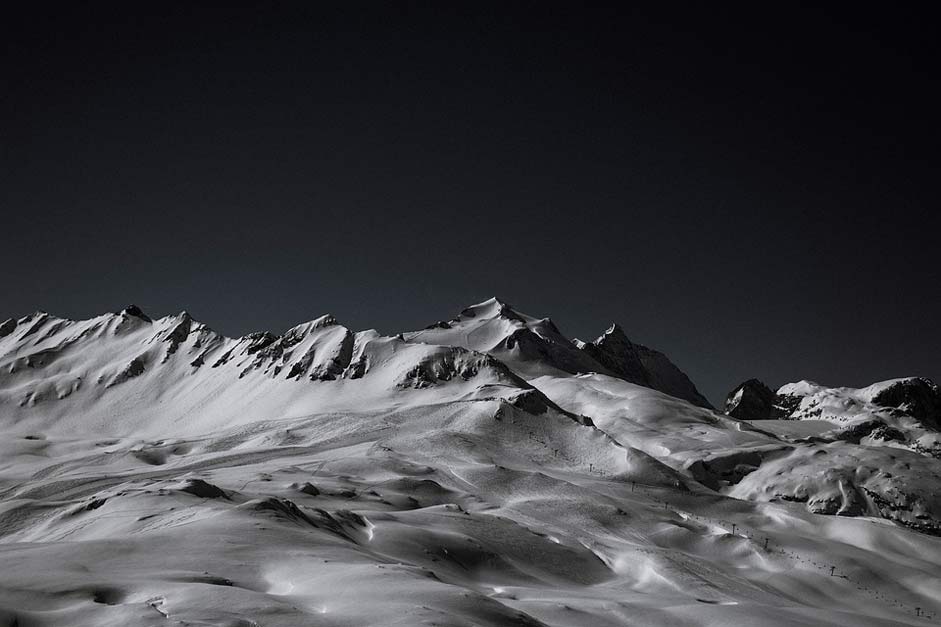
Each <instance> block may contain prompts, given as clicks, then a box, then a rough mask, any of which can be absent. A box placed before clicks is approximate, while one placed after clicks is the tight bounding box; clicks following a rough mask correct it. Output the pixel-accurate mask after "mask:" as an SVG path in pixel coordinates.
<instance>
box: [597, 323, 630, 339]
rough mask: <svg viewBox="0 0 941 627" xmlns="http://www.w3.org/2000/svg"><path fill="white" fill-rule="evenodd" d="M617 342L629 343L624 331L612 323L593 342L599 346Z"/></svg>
mask: <svg viewBox="0 0 941 627" xmlns="http://www.w3.org/2000/svg"><path fill="white" fill-rule="evenodd" d="M610 340H617V341H619V342H630V340H629V339H628V337H627V334H625V333H624V329H623V328H622V327H621V325H619V324H618V323H617V322H612V323H611V326H609V327H608V328H607V329H606V330H605V332H604V333H602V334H601V336H599V337H598V339H596V340H595V341H594V343H595V344H601V343H603V342H605V341H610Z"/></svg>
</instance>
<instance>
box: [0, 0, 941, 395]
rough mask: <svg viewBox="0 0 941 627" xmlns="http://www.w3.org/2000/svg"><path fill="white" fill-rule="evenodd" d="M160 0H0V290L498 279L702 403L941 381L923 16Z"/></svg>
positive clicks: (240, 307)
mask: <svg viewBox="0 0 941 627" xmlns="http://www.w3.org/2000/svg"><path fill="white" fill-rule="evenodd" d="M176 4H178V5H179V6H175V7H160V6H156V5H153V4H152V3H151V6H150V8H148V9H144V8H137V9H134V8H128V7H127V6H125V8H123V9H109V8H106V7H105V6H104V5H102V4H98V3H95V7H94V8H89V6H86V5H85V4H84V3H83V4H82V6H81V7H73V8H71V9H69V12H68V13H63V12H60V11H58V10H56V12H51V11H52V10H53V9H52V5H47V8H48V11H50V12H47V13H40V12H37V13H32V14H25V13H19V14H7V15H6V16H5V18H4V25H3V26H2V27H0V29H2V30H3V31H4V32H3V33H2V39H0V49H2V69H3V76H4V80H3V88H2V89H0V160H2V162H0V166H2V170H0V211H2V215H0V262H2V266H0V272H2V275H0V276H2V277H3V279H2V281H3V284H2V285H3V288H2V291H0V318H5V317H7V316H21V315H24V314H26V313H28V312H30V311H33V310H35V309H44V310H47V311H50V312H53V313H56V314H58V315H62V316H68V317H72V318H79V317H89V316H92V315H95V314H98V313H101V312H104V311H109V310H116V309H119V308H120V307H122V306H124V305H125V304H127V303H129V302H135V303H137V304H138V305H140V306H141V307H143V308H144V309H145V311H148V312H149V313H151V314H152V315H165V314H168V313H174V312H177V311H179V310H181V309H187V310H188V311H190V312H191V313H192V314H193V315H194V316H195V317H197V318H198V319H200V320H203V321H204V322H206V323H208V324H209V325H210V326H212V327H214V328H216V329H217V330H219V331H222V332H225V333H227V334H230V335H239V334H242V333H245V332H248V331H252V330H258V329H269V330H273V331H281V330H283V329H285V328H287V327H289V326H292V325H293V324H295V323H298V322H301V321H304V320H307V319H310V318H313V317H315V316H317V315H319V314H321V313H325V312H328V311H329V312H331V313H334V314H335V315H336V316H337V317H338V318H340V319H341V321H342V322H344V323H345V324H347V326H351V327H354V328H369V327H376V328H378V329H380V330H381V331H384V332H397V331H400V330H408V329H415V328H420V327H423V326H425V325H426V324H428V323H430V322H433V321H434V320H437V319H443V318H447V317H450V316H451V315H453V314H455V313H457V311H459V310H460V309H461V308H462V307H463V306H465V305H468V304H470V303H473V302H476V301H479V300H483V299H485V298H487V297H489V296H491V295H493V294H497V295H500V296H502V297H503V298H505V299H506V300H508V301H509V302H511V303H513V304H514V305H516V306H517V307H518V308H519V309H520V310H521V311H525V312H527V313H532V314H534V315H551V316H552V317H553V319H554V320H555V321H556V322H557V323H558V324H559V326H560V327H561V328H562V330H563V331H564V332H566V333H567V334H569V335H576V336H579V337H583V338H592V337H594V336H595V335H597V334H599V333H600V332H601V331H602V330H603V329H604V328H605V327H606V326H607V325H608V323H609V322H610V321H612V320H617V321H618V322H620V323H621V324H622V325H623V326H624V327H625V329H626V330H627V331H628V333H629V335H630V336H631V337H632V338H633V339H635V340H636V341H640V342H642V343H645V344H648V345H651V346H653V347H656V348H659V349H661V350H664V351H665V352H666V353H667V354H668V355H670V356H671V357H672V358H673V359H674V361H676V362H677V363H678V364H679V365H680V366H681V367H682V368H683V369H685V370H686V371H687V372H688V373H689V375H690V376H691V378H692V379H693V380H694V381H695V382H696V383H697V384H698V385H699V387H700V388H701V389H702V390H703V391H704V392H705V393H706V394H707V395H708V396H709V397H710V399H711V400H713V401H714V402H717V403H718V402H720V401H721V399H723V398H724V395H725V393H726V392H727V391H728V390H729V389H730V388H732V387H733V386H734V385H736V384H737V383H738V382H739V381H741V380H742V379H745V378H748V377H751V376H758V377H759V378H762V379H764V380H765V381H766V382H768V383H769V384H771V385H773V386H777V385H780V384H782V383H785V382H787V381H791V380H797V379H801V378H810V379H814V380H818V381H820V382H822V383H827V384H833V385H865V384H868V383H870V382H872V381H875V380H880V379H885V378H890V377H896V376H905V375H910V374H922V375H926V376H930V377H932V378H934V379H936V380H941V359H939V349H941V332H939V330H938V329H939V327H938V321H939V320H941V296H939V288H938V286H939V285H941V272H939V261H938V248H939V246H938V244H939V230H938V227H939V219H938V217H937V212H938V209H939V203H938V192H937V190H938V186H939V183H941V176H939V174H941V169H939V157H938V150H939V139H941V133H939V128H938V112H939V111H941V103H939V98H938V93H939V89H938V76H939V72H938V67H939V64H938V62H939V54H938V45H937V37H936V23H935V22H934V21H933V20H932V19H930V18H929V17H928V16H925V15H920V14H919V13H918V12H917V11H914V10H908V12H904V11H902V10H897V9H895V8H894V7H893V8H891V9H890V8H889V7H888V5H883V7H882V11H881V12H879V13H870V14H866V13H862V12H860V9H859V8H858V7H857V8H856V9H855V10H853V11H847V10H836V9H834V10H828V11H825V10H821V9H819V8H810V7H807V8H799V6H798V5H797V4H796V3H784V4H776V5H774V8H770V7H769V6H763V7H762V8H748V9H746V8H742V7H734V8H733V7H731V6H726V7H725V8H722V7H716V6H712V5H714V4H715V3H709V5H710V6H708V7H706V6H701V7H700V8H697V9H691V8H689V7H685V6H683V5H670V6H664V8H663V10H662V12H658V13H654V12H650V11H646V12H634V13H631V12H628V10H626V9H625V8H623V7H622V8H620V9H618V10H617V11H614V10H612V9H601V8H595V9H591V8H584V7H583V5H582V4H581V3H571V4H570V5H569V6H568V7H565V8H553V7H552V6H551V5H549V4H545V3H531V4H525V3H514V4H513V5H512V9H510V10H509V11H508V10H507V9H506V7H504V6H502V5H503V4H504V3H494V4H488V5H484V4H481V3H474V4H466V5H460V7H461V8H455V7H447V8H445V7H444V4H445V3H441V6H437V7H436V6H435V5H434V4H428V5H414V4H398V5H386V6H383V5H366V4H350V3H334V4H332V5H329V6H328V5H327V4H326V3H304V4H297V5H291V4H286V3H271V4H267V3H262V4H257V3H256V4H255V6H246V7H243V8H232V7H231V6H229V7H223V6H221V5H208V4H201V5H200V6H199V7H192V6H189V4H190V3H176ZM658 4H660V3H658ZM702 4H703V5H704V4H705V3H702ZM756 4H757V3H756ZM760 4H762V5H766V4H767V3H760ZM341 5H342V6H341ZM661 6H663V5H661ZM131 11H133V12H131ZM889 11H890V12H889Z"/></svg>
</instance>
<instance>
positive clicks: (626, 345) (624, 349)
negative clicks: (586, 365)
mask: <svg viewBox="0 0 941 627" xmlns="http://www.w3.org/2000/svg"><path fill="white" fill-rule="evenodd" d="M581 350H582V351H583V352H585V353H586V354H588V355H590V356H591V357H592V358H593V359H594V360H595V361H596V362H598V363H599V364H601V365H602V366H604V367H605V368H606V369H607V370H609V371H611V372H613V373H614V374H615V376H618V377H620V378H622V379H624V380H625V381H630V382H631V383H636V384H638V385H643V386H645V387H649V388H653V389H655V390H659V391H661V392H664V393H665V394H669V395H670V396H675V397H677V398H682V399H683V400H686V401H689V402H690V403H692V404H694V405H698V406H699V407H705V408H707V409H712V405H711V404H710V403H709V401H708V400H706V397H705V396H703V395H702V394H700V393H699V390H697V389H696V386H695V385H693V382H692V381H690V379H689V377H688V376H686V374H685V373H684V372H683V371H682V370H680V369H679V368H677V367H676V365H674V364H673V362H671V361H670V360H669V359H668V358H667V356H666V355H664V354H663V353H661V352H659V351H655V350H653V349H652V348H647V347H646V346H643V345H641V344H635V343H634V342H632V341H631V340H630V339H628V337H627V336H626V335H625V334H624V331H623V329H621V327H620V326H618V325H617V324H612V325H611V326H610V327H609V328H608V330H607V331H605V332H604V334H603V335H602V336H601V337H599V338H598V339H596V340H595V341H594V342H591V343H590V344H583V345H582V346H581Z"/></svg>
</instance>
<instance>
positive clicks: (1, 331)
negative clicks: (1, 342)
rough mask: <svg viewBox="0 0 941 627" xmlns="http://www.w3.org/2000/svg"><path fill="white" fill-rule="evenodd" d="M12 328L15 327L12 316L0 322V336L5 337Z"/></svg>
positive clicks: (11, 331)
mask: <svg viewBox="0 0 941 627" xmlns="http://www.w3.org/2000/svg"><path fill="white" fill-rule="evenodd" d="M14 329H16V320H14V319H13V318H10V319H8V320H5V321H4V322H3V324H0V337H6V336H8V335H10V334H11V333H13V331H14Z"/></svg>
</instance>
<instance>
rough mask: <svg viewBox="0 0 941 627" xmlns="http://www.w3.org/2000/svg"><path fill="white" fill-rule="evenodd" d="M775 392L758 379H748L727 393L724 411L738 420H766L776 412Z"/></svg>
mask: <svg viewBox="0 0 941 627" xmlns="http://www.w3.org/2000/svg"><path fill="white" fill-rule="evenodd" d="M775 396H776V395H775V393H774V391H772V389H771V388H769V387H768V386H767V385H765V384H764V383H762V382H761V381H759V380H758V379H749V380H748V381H745V382H744V383H742V384H741V385H739V386H738V387H737V388H735V389H734V390H732V391H731V392H730V393H729V396H728V398H727V399H726V400H725V413H726V414H727V415H729V416H732V417H733V418H737V419H739V420H768V419H771V418H772V417H777V416H773V414H776V413H777V412H775V411H774V410H775Z"/></svg>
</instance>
